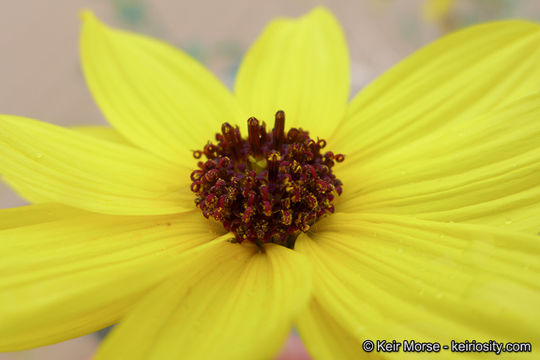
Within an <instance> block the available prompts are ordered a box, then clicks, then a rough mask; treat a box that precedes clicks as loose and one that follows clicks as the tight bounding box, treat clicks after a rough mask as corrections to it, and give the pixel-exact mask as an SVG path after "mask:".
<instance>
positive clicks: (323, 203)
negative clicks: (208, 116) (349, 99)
mask: <svg viewBox="0 0 540 360" xmlns="http://www.w3.org/2000/svg"><path fill="white" fill-rule="evenodd" d="M216 142H217V143H216V144H212V143H208V144H206V145H205V146H204V148H203V150H197V151H194V152H193V156H194V157H195V158H196V159H201V161H199V162H198V164H197V165H198V169H197V170H195V171H193V172H192V173H191V180H192V184H191V191H193V192H194V193H195V194H196V198H195V204H196V205H197V207H199V208H200V209H201V210H202V213H203V215H204V216H205V217H206V218H210V217H212V218H214V219H215V220H217V221H220V222H221V223H222V224H223V226H224V227H225V229H227V230H228V231H231V232H232V233H234V234H235V236H236V241H237V242H239V243H241V242H243V241H246V240H247V241H250V242H253V243H255V244H257V245H259V246H260V245H261V244H263V243H268V242H273V243H277V244H280V245H283V246H287V247H290V248H293V247H294V242H295V240H296V237H297V236H298V234H299V233H300V232H306V231H308V230H309V228H310V226H311V225H313V224H314V223H315V222H316V221H317V220H319V219H320V218H321V217H323V216H325V215H326V214H329V213H333V212H334V206H333V204H332V201H333V199H334V198H335V194H337V195H341V193H342V185H343V184H342V183H341V181H340V180H339V179H337V178H336V176H335V175H334V174H333V172H332V168H333V167H334V165H335V163H336V162H342V161H344V160H345V157H344V155H342V154H334V153H333V152H331V151H326V152H324V153H323V152H322V151H321V150H322V149H324V148H325V147H326V141H325V140H323V139H317V140H316V141H315V140H313V139H311V138H310V137H309V133H308V132H307V131H304V130H302V129H296V128H291V129H290V130H289V131H288V132H287V133H285V113H284V112H283V111H278V112H277V113H276V117H275V125H274V128H273V129H272V131H270V132H267V131H266V125H265V123H264V122H262V123H261V122H259V121H258V120H257V119H255V118H253V117H252V118H249V119H248V137H247V139H243V138H242V136H241V134H240V129H239V128H238V126H237V127H233V126H232V125H230V124H228V123H224V124H223V125H222V127H221V133H218V134H216ZM203 156H204V157H205V158H206V160H204V159H202V158H203Z"/></svg>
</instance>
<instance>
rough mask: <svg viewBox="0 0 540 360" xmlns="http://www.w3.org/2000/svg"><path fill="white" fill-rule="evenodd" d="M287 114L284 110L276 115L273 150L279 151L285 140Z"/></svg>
mask: <svg viewBox="0 0 540 360" xmlns="http://www.w3.org/2000/svg"><path fill="white" fill-rule="evenodd" d="M284 131H285V113H284V112H283V110H279V111H278V112H277V113H276V117H275V122H274V130H273V134H272V135H273V142H272V149H274V150H278V149H279V147H280V146H281V144H282V142H283V140H285V132H284Z"/></svg>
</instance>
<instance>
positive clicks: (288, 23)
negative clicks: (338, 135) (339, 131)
mask: <svg viewBox="0 0 540 360" xmlns="http://www.w3.org/2000/svg"><path fill="white" fill-rule="evenodd" d="M349 77H350V74H349V57H348V52H347V44H346V42H345V38H344V36H343V32H342V30H341V27H340V25H339V24H338V22H337V20H336V19H335V18H334V17H333V15H332V14H331V13H330V12H329V11H327V10H325V9H324V8H316V9H315V10H313V11H311V12H310V13H309V14H307V15H305V16H303V17H301V18H299V19H297V20H293V19H278V20H275V21H273V22H272V23H270V25H268V27H267V28H266V29H265V30H264V32H263V33H262V35H261V36H260V38H259V39H258V40H257V42H256V43H255V44H254V45H253V46H252V47H251V49H250V50H249V52H248V53H247V54H246V56H245V58H244V61H243V62H242V65H241V66H240V69H239V71H238V77H237V79H236V85H235V93H236V95H237V96H238V99H239V101H240V102H241V103H242V104H243V105H244V107H245V108H246V109H247V111H248V112H249V114H250V116H255V117H257V118H259V119H262V120H264V121H266V122H267V123H270V124H273V121H274V114H275V113H276V111H277V110H284V111H285V113H286V116H287V123H286V124H287V125H288V126H291V127H292V126H300V127H304V128H306V129H308V130H309V131H310V132H311V134H312V135H313V136H323V137H324V136H328V135H329V134H330V133H331V132H332V130H334V128H335V127H336V125H337V122H338V121H340V120H341V118H342V115H343V112H344V110H345V106H346V103H347V100H348V96H349V86H350V78H349Z"/></svg>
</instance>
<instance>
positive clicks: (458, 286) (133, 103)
mask: <svg viewBox="0 0 540 360" xmlns="http://www.w3.org/2000/svg"><path fill="white" fill-rule="evenodd" d="M83 18H84V25H83V30H82V37H81V54H82V64H83V70H84V74H85V77H86V80H87V82H88V85H89V87H90V90H91V92H92V94H93V95H94V97H95V99H96V101H97V103H98V105H99V106H100V108H101V109H102V111H103V112H104V114H105V116H106V118H107V119H108V120H109V121H110V123H111V124H112V125H113V126H114V128H115V129H116V131H118V132H115V131H114V130H112V129H108V128H104V127H102V128H99V127H96V128H83V129H66V128H61V127H58V126H53V125H50V124H45V123H41V122H37V121H35V120H31V119H26V118H22V117H16V116H7V115H5V116H0V169H1V172H2V175H3V176H4V178H5V179H6V181H8V182H9V183H10V184H12V185H13V187H14V188H16V189H17V190H18V191H19V192H20V193H21V194H22V195H24V196H26V197H27V198H29V199H31V200H32V202H35V203H36V204H34V205H29V206H24V207H21V208H15V209H6V210H2V212H1V216H0V228H1V229H2V230H1V233H0V254H1V255H0V256H1V258H2V261H1V262H0V275H1V276H0V351H13V350H20V349H25V348H30V347H35V346H40V345H45V344H50V343H54V342H58V341H61V340H64V339H69V338H72V337H75V336H79V335H82V334H86V333H89V332H92V331H95V330H97V329H100V328H103V327H105V326H108V325H110V324H113V323H116V322H118V321H119V320H121V319H122V321H121V322H120V324H119V326H118V327H117V328H116V329H115V330H114V331H113V333H112V335H111V336H110V337H109V338H108V339H107V340H106V341H105V344H104V345H103V347H102V348H101V349H100V351H99V353H98V355H97V358H98V359H115V360H116V359H130V360H134V359H145V360H147V359H172V358H186V359H192V358H193V359H243V358H245V359H254V358H270V357H271V356H273V355H274V354H275V353H276V351H277V350H278V349H279V348H280V346H281V344H282V342H283V339H284V338H285V336H286V334H287V333H288V331H289V329H290V327H291V324H293V322H294V324H295V326H296V327H297V328H298V330H299V333H300V335H301V337H302V339H303V341H304V343H305V345H306V347H307V348H308V350H309V351H310V353H311V354H312V355H313V356H314V357H315V358H320V359H327V358H335V359H345V358H351V359H356V358H360V357H362V356H363V355H365V354H364V351H363V350H362V343H363V341H365V340H368V339H371V340H374V341H375V340H377V339H379V340H389V341H391V340H393V339H396V340H403V339H408V340H411V339H413V340H417V341H432V342H440V343H441V345H445V344H448V345H450V341H451V340H452V339H456V340H465V339H467V340H476V341H486V340H490V339H491V340H497V341H499V342H507V341H519V342H533V347H534V346H538V345H540V343H539V342H538V340H539V339H538V338H539V337H540V306H539V304H540V291H539V289H540V280H539V279H540V276H539V273H540V241H538V237H537V236H536V234H537V233H538V232H539V231H540V218H539V217H538V214H539V210H540V186H539V180H540V144H539V139H540V95H539V94H538V90H539V89H540V66H539V63H540V28H539V26H538V25H536V24H533V23H527V22H521V21H503V22H495V23H489V24H483V25H479V26H475V27H472V28H469V29H467V30H464V31H460V32H458V33H455V34H453V35H450V36H448V37H445V38H443V39H441V40H439V41H437V42H435V43H433V44H431V45H429V46H427V47H426V48H424V49H422V50H420V51H419V52H417V53H416V54H414V55H412V56H411V57H409V58H407V59H406V60H405V61H403V62H402V63H401V64H399V65H397V66H396V67H394V68H393V69H391V70H390V71H388V72H387V73H386V74H385V75H383V76H381V77H380V78H379V79H378V80H376V81H375V82H373V83H372V84H370V85H369V86H368V87H367V88H365V89H364V90H362V91H361V92H360V93H359V94H358V95H357V96H356V97H354V99H353V100H352V101H351V102H350V103H349V104H347V102H348V96H349V93H348V92H349V63H348V54H347V47H346V43H345V40H344V37H343V35H342V31H341V29H340V27H339V25H338V24H337V22H336V21H335V19H334V18H333V17H332V15H331V14H329V13H328V12H327V11H326V10H324V9H320V8H319V9H316V10H314V11H312V12H311V13H309V14H307V15H306V16H304V17H302V18H300V19H298V20H291V19H278V20H276V21H274V22H272V23H271V24H270V25H269V26H268V27H267V28H266V30H265V31H264V32H263V34H262V35H261V37H260V38H259V40H258V41H257V42H256V43H255V45H254V46H253V47H252V48H251V49H250V50H249V52H248V53H247V55H246V57H245V59H244V61H243V63H242V65H241V68H240V71H239V74H238V77H237V80H236V84H235V89H234V94H231V93H229V91H228V90H227V89H225V88H224V87H223V86H222V85H220V84H219V82H218V81H216V79H215V78H214V77H213V76H212V75H211V74H210V73H209V72H207V71H206V70H205V69H203V68H202V67H201V66H200V65H199V64H197V63H196V62H195V61H194V60H193V59H191V58H190V57H189V56H187V55H185V54H184V53H182V52H179V51H178V50H175V49H173V48H171V47H169V46H168V45H165V44H163V43H161V42H159V41H156V40H152V39H149V38H147V37H143V36H138V35H133V34H130V33H127V32H123V31H118V30H113V29H110V28H108V27H107V26H105V25H103V24H102V23H100V22H99V21H98V20H96V19H95V18H94V17H93V16H92V15H91V14H90V13H85V14H84V16H83ZM279 109H282V110H284V111H285V113H286V115H287V124H288V125H287V126H291V127H303V128H304V129H306V130H309V132H310V136H312V138H313V139H316V138H317V137H321V138H324V139H326V140H327V143H328V148H329V149H332V150H334V151H335V153H336V154H337V153H343V154H345V156H346V159H345V161H344V162H343V163H342V164H337V165H336V166H335V168H334V169H333V170H334V172H335V174H336V176H337V177H338V178H339V179H340V180H341V181H342V182H343V194H342V195H341V196H339V197H337V196H336V199H335V200H334V205H335V212H334V213H333V214H330V215H328V216H325V217H324V219H322V220H321V221H318V222H317V223H315V224H311V223H310V224H309V225H313V226H311V228H310V229H309V230H308V231H307V232H306V233H303V232H300V234H299V236H298V238H297V239H296V243H295V245H294V249H290V248H289V247H286V246H280V245H277V244H272V243H264V244H263V243H261V242H258V246H255V245H253V244H252V243H250V241H242V242H241V243H236V242H234V241H231V239H235V236H234V235H232V234H230V233H227V232H226V231H224V229H223V226H222V225H221V224H220V223H219V222H216V221H210V220H207V219H205V218H204V217H203V216H202V215H201V211H200V209H197V208H196V207H195V205H194V198H195V194H193V193H192V192H191V191H190V186H191V184H192V180H191V179H190V174H191V172H192V171H193V170H195V169H196V168H197V165H196V160H195V159H193V156H192V151H193V150H197V149H201V148H202V147H203V146H204V144H206V142H207V141H208V140H212V138H213V134H214V133H216V132H218V131H219V129H220V126H221V124H222V123H224V122H229V123H231V124H239V125H242V124H245V123H246V120H247V119H248V117H250V116H255V117H257V118H258V119H260V120H264V121H266V122H270V121H272V119H273V116H274V113H275V112H276V110H279ZM242 132H243V133H244V134H246V133H247V132H246V131H245V130H242ZM233 150H234V148H233V149H232V150H231V151H233ZM199 155H200V154H199ZM272 161H274V160H269V164H272ZM276 161H277V160H276ZM259 165H260V164H259ZM259 165H257V166H259ZM261 166H264V163H263V164H262V165H261ZM269 166H270V165H269ZM280 166H281V165H280ZM279 171H281V170H279ZM269 174H270V172H269ZM268 176H270V175H268ZM317 176H318V175H317ZM289 185H290V184H289ZM321 191H322V190H321ZM316 195H317V196H318V195H319V194H316ZM326 200H329V201H330V200H331V199H326ZM304 205H305V204H304ZM224 209H225V210H229V209H227V208H224ZM283 221H284V223H287V222H288V221H289V219H288V218H287V216H284V220H283ZM305 230H307V229H305ZM237 235H238V234H237ZM236 239H237V240H238V237H236ZM241 239H242V238H241V237H240V240H241ZM255 242H257V241H255ZM261 248H262V249H264V251H261ZM375 352H376V353H377V355H379V356H381V357H383V358H396V357H400V356H401V355H402V354H401V352H400V353H382V352H380V350H377V349H376V350H375ZM428 355H429V354H428ZM451 355H452V353H451V351H450V350H441V353H440V354H437V357H440V358H441V359H443V358H446V357H451ZM526 356H529V357H534V356H535V355H534V350H533V352H532V353H523V354H519V355H518V357H519V358H520V359H521V358H525V357H526Z"/></svg>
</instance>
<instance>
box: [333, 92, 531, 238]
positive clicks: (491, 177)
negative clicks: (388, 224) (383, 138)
mask: <svg viewBox="0 0 540 360" xmlns="http://www.w3.org/2000/svg"><path fill="white" fill-rule="evenodd" d="M538 119H540V95H531V96H528V97H525V98H523V99H521V100H519V101H516V102H515V103H513V104H511V105H509V106H507V107H504V108H499V109H496V110H493V111H491V112H488V113H486V114H485V115H483V116H480V117H476V118H471V119H470V121H468V122H460V123H456V124H454V125H453V126H448V127H447V128H446V131H445V132H436V133H434V134H432V135H431V136H428V137H425V138H424V139H423V140H422V141H417V142H415V143H412V144H409V145H408V146H404V147H400V148H397V149H396V150H395V151H393V152H391V153H388V155H385V156H382V157H380V158H377V159H376V160H375V161H372V162H358V163H356V164H353V166H350V167H349V168H348V169H341V170H338V175H339V177H340V179H342V181H343V182H344V184H345V186H344V195H343V196H342V197H343V199H342V200H343V201H342V202H341V203H340V204H339V205H337V208H338V211H346V212H361V211H368V212H384V213H388V212H391V213H402V214H414V215H415V216H418V217H422V218H426V219H434V220H444V221H454V222H471V223H480V224H488V225H492V226H498V227H506V228H508V229H512V230H518V231H525V232H528V233H530V234H537V233H538V232H540V217H539V216H538V214H540V182H539V179H540V142H539V141H538V139H540V121H538Z"/></svg>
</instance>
